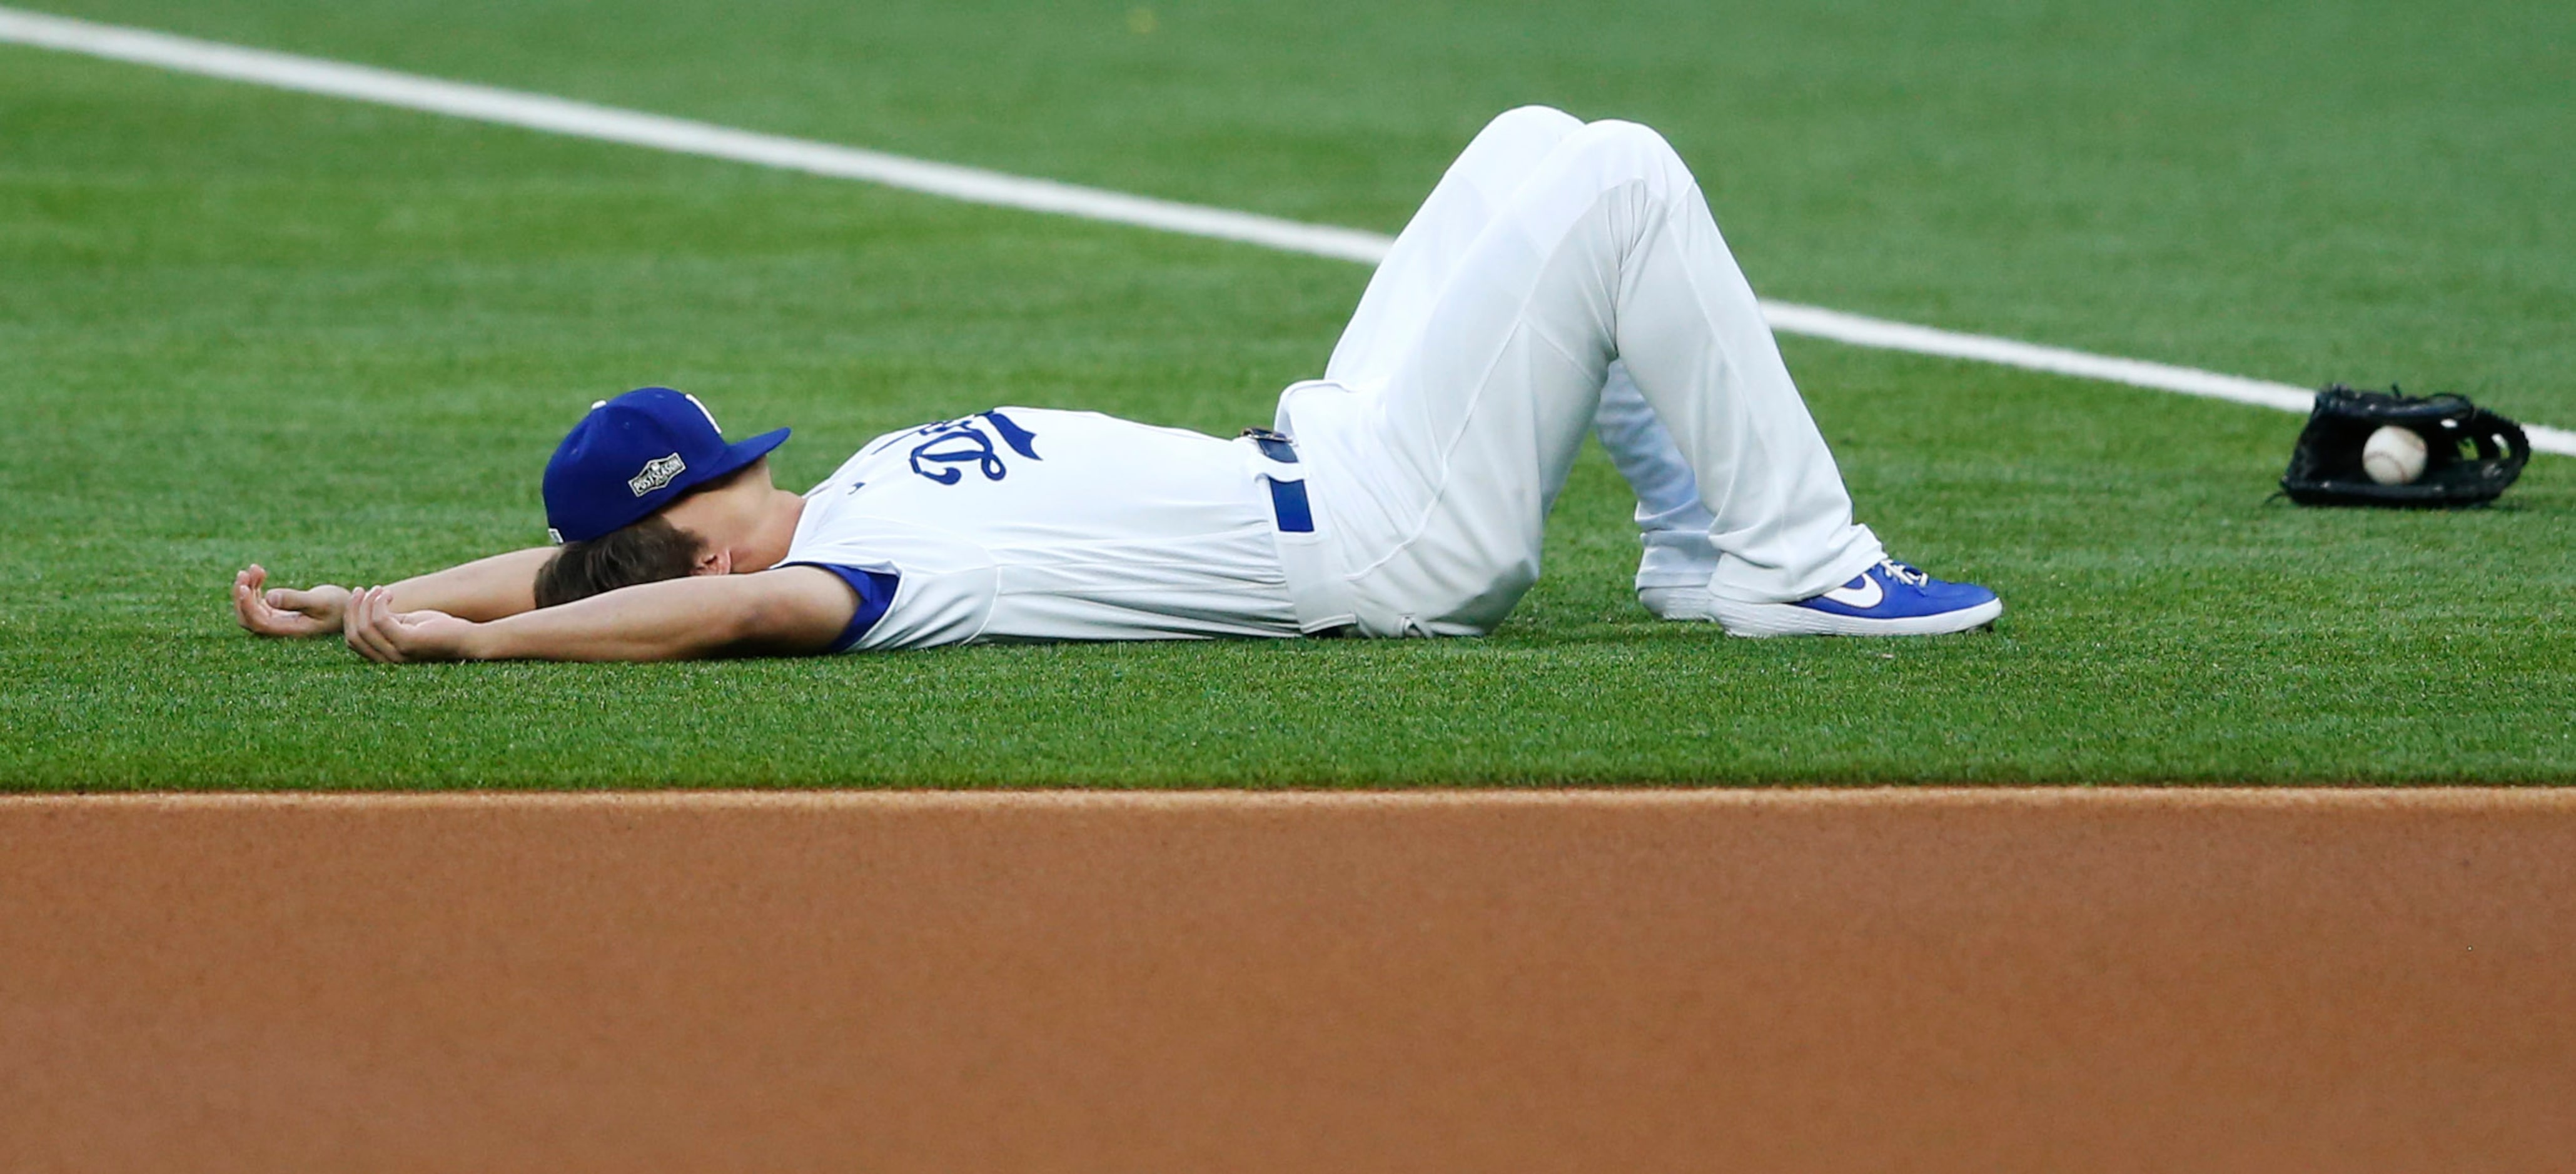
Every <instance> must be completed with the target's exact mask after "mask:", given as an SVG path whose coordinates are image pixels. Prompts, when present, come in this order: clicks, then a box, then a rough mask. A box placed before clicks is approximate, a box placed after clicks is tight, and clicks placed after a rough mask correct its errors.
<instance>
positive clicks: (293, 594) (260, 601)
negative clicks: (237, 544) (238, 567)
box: [233, 563, 349, 636]
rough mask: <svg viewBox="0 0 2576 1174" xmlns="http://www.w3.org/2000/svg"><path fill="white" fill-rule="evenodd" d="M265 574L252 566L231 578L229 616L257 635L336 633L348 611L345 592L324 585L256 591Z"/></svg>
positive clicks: (339, 588) (266, 573)
mask: <svg viewBox="0 0 2576 1174" xmlns="http://www.w3.org/2000/svg"><path fill="white" fill-rule="evenodd" d="M267 582H268V571H267V569H266V568H264V567H262V566H260V565H259V564H257V563H252V564H251V565H250V566H249V567H247V568H245V569H244V570H243V571H242V572H241V573H240V574H237V575H234V576H233V616H234V618H236V619H239V620H240V621H241V626H242V627H244V628H248V629H250V630H251V631H252V632H253V633H255V634H258V635H261V636H328V635H330V634H332V633H334V632H337V631H339V630H340V619H341V617H342V616H343V615H345V614H346V613H347V611H348V607H349V589H348V588H346V587H334V586H332V585H330V584H328V583H325V584H322V585H321V586H318V587H308V588H306V589H304V590H302V591H296V590H293V589H291V588H286V587H272V588H269V589H268V590H265V591H263V590H261V589H260V588H261V587H262V586H263V585H265V584H266V583H267Z"/></svg>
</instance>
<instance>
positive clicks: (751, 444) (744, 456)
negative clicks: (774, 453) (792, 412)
mask: <svg viewBox="0 0 2576 1174" xmlns="http://www.w3.org/2000/svg"><path fill="white" fill-rule="evenodd" d="M787 433H788V429H785V428H781V429H779V430H778V431H776V432H763V433H761V434H760V435H758V436H755V437H752V438H751V439H749V440H746V441H743V442H742V443H740V444H729V445H726V446H725V451H724V459H723V460H721V461H718V462H716V467H715V468H714V469H712V470H709V471H708V472H707V473H706V475H705V476H702V477H698V478H695V479H694V480H695V482H696V483H697V484H700V485H703V484H706V483H707V482H709V481H713V480H716V479H717V478H719V477H730V476H733V474H734V472H735V471H736V470H738V469H741V468H742V467H743V466H745V465H748V464H750V463H752V462H753V461H756V460H759V459H760V458H762V457H765V456H768V455H769V450H771V449H774V448H777V447H778V446H779V445H782V444H785V443H787Z"/></svg>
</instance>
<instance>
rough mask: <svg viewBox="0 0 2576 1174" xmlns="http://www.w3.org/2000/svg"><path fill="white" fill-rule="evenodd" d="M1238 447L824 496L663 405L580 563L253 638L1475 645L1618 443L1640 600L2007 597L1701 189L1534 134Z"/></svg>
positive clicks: (498, 560) (590, 486) (1493, 170)
mask: <svg viewBox="0 0 2576 1174" xmlns="http://www.w3.org/2000/svg"><path fill="white" fill-rule="evenodd" d="M1277 425H1278V431H1277V432H1254V433H1248V434H1246V435H1245V436H1243V437H1241V438H1238V439H1235V440H1220V439H1217V438H1215V437H1211V436H1206V435H1202V434H1199V433H1195V432H1187V431H1182V430H1179V429H1173V428H1158V427H1153V426H1150V425H1145V424H1137V423H1131V422H1129V421H1126V420H1119V419H1114V418H1112V417H1108V416H1103V415H1098V414H1096V413H1090V412H1068V411H1054V410H1044V409H1035V408H1011V407H1004V408H996V409H994V410H992V411H989V412H982V413H978V414H976V415H973V416H968V417H966V418H964V419H959V420H948V421H943V422H940V423H936V424H928V425H924V426H922V427H920V428H915V429H911V430H908V431H904V432H896V433H892V434H890V435H886V436H881V437H878V438H877V439H875V440H873V441H870V442H869V443H868V445H867V447H865V448H863V449H861V450H859V452H858V454H857V455H856V456H853V457H851V458H850V459H849V461H848V462H847V463H845V464H843V465H842V466H841V468H840V471H838V472H836V473H834V474H832V476H831V478H830V479H829V480H827V481H825V482H823V483H822V484H821V485H818V486H816V487H815V488H814V489H813V490H812V491H811V492H808V493H805V494H803V495H798V494H795V493H790V492H786V491H783V490H780V489H778V488H777V487H776V486H774V485H773V484H772V483H771V480H770V472H769V463H768V460H767V458H766V454H767V453H768V452H769V451H770V450H771V449H773V448H776V447H777V446H778V445H779V444H780V443H781V442H782V441H784V440H785V439H786V438H787V431H786V430H785V429H781V430H779V431H776V432H772V433H769V434H767V435H764V436H757V437H753V438H751V439H749V440H745V441H742V442H740V443H736V444H728V443H726V442H725V440H724V437H723V436H722V434H721V433H720V432H719V431H718V430H717V428H716V424H715V421H714V419H713V418H712V417H711V416H709V415H708V414H707V412H706V410H705V409H704V408H703V407H702V406H700V405H699V404H698V402H697V401H696V400H695V399H694V398H692V397H689V396H685V395H682V394H681V393H679V392H676V391H670V390H667V389H662V388H646V389H644V390H641V391H635V392H630V393H628V394H626V395H622V396H619V397H617V398H616V399H614V400H609V401H606V402H604V403H601V404H598V405H594V407H593V408H592V410H591V412H590V414H589V415H588V416H587V417H586V418H584V419H583V420H582V421H581V423H580V424H579V425H577V426H575V427H574V428H573V430H572V434H571V435H569V436H567V437H566V438H565V439H564V442H563V445H562V446H561V447H560V448H558V449H557V450H556V452H555V455H554V458H553V460H552V461H551V462H549V463H548V465H547V467H546V474H545V501H546V514H547V520H548V522H549V524H550V526H551V528H552V530H553V531H554V536H555V539H556V541H557V542H558V543H560V544H561V545H560V546H556V547H540V548H536V549H531V550H522V551H518V552H515V553H511V554H503V555H497V556H494V557H492V558H487V559H483V560H481V561H478V562H472V563H467V564H465V565H463V566H460V567H455V568H453V569H450V570H445V571H440V572H438V573H436V574H431V575H424V576H421V577H419V578H415V579H407V580H404V581H403V582H400V583H396V584H394V585H392V586H390V587H373V588H368V589H366V590H364V591H359V592H355V593H352V592H350V591H348V590H347V589H345V588H340V587H329V586H325V587H315V588H312V589H310V590H303V591H295V590H285V589H277V590H263V589H262V588H263V583H264V580H265V577H266V575H265V572H263V571H262V570H261V569H260V568H259V567H256V566H253V567H251V568H249V569H247V570H245V571H243V572H242V573H241V574H240V575H239V576H238V577H237V578H236V580H235V582H234V587H233V599H234V607H235V609H236V611H237V612H238V613H239V615H240V619H241V623H242V626H243V627H246V628H248V629H250V630H251V631H253V632H257V633H260V634H262V635H271V636H296V635H322V634H327V633H332V632H338V633H341V634H342V635H343V636H344V638H345V639H346V640H347V641H348V644H349V647H351V648H352V649H354V650H356V651H357V652H358V653H360V654H361V655H364V656H366V657H368V658H369V659H372V660H379V661H387V662H395V663H399V662H404V661H415V660H460V659H464V660H481V659H505V658H533V659H545V660H669V659H678V658H685V657H703V656H717V655H741V654H746V653H768V654H803V653H822V652H842V651H846V650H851V649H867V650H876V649H891V648H920V647H927V646H931V645H939V644H965V643H972V642H977V641H1006V640H1154V639H1184V638H1205V637H1216V636H1272V637H1287V636H1297V635H1322V634H1327V633H1341V632H1355V633H1357V634H1360V635H1367V636H1472V635H1480V634H1482V633H1485V632H1489V631H1491V630H1493V628H1494V627H1495V626H1496V625H1498V624H1500V623H1502V622H1503V617H1505V616H1506V615H1509V614H1510V613H1511V610H1512V606H1513V604H1515V603H1516V602H1518V601H1519V599H1520V597H1521V595H1522V593H1523V592H1526V591H1527V590H1529V587H1530V585H1531V584H1532V583H1534V582H1536V581H1537V579H1538V575H1539V553H1540V535H1541V531H1542V529H1543V527H1544V525H1545V523H1546V520H1547V514H1548V507H1549V505H1550V503H1551V502H1552V501H1553V500H1554V498H1555V496H1556V493H1557V491H1558V489H1560V488H1561V487H1562V486H1563V485H1564V484H1565V478H1566V474H1567V472H1568V470H1569V469H1570V468H1571V467H1572V465H1573V463H1574V458H1575V454H1576V452H1577V451H1578V449H1579V448H1580V446H1581V444H1582V440H1583V434H1584V431H1585V429H1586V427H1587V426H1588V425H1597V428H1598V431H1599V433H1600V435H1601V439H1602V441H1603V443H1604V444H1605V445H1606V446H1607V447H1608V449H1609V451H1610V454H1611V456H1612V458H1613V460H1614V462H1615V463H1616V464H1617V465H1618V467H1619V469H1620V472H1621V473H1622V474H1623V475H1625V476H1626V477H1627V479H1628V481H1629V483H1630V484H1631V485H1632V486H1634V487H1635V489H1636V491H1637V497H1638V502H1639V504H1638V507H1637V520H1638V522H1639V524H1640V526H1641V527H1642V529H1643V530H1644V532H1645V558H1644V562H1643V564H1642V565H1641V566H1640V567H1639V569H1638V573H1637V588H1638V592H1637V593H1638V596H1639V598H1640V600H1641V601H1642V602H1643V603H1644V604H1645V605H1646V607H1647V608H1648V609H1650V610H1651V611H1653V612H1654V613H1655V614H1656V615H1658V616H1661V617H1663V618H1665V619H1669V620H1701V621H1712V620H1713V621H1715V622H1716V623H1717V624H1718V625H1719V626H1720V627H1722V628H1723V629H1725V630H1726V631H1727V632H1729V633H1732V634H1735V635H1739V636H1779V635H1795V634H1842V635H1921V634H1931V633H1941V632H1956V631H1962V630H1965V629H1969V628H1975V627H1979V626H1982V625H1985V624H1988V623H1990V622H1992V621H1993V620H1994V619H1995V617H1996V616H1997V615H1999V614H2000V613H2001V612H2002V610H2003V605H2002V603H2001V602H2000V601H1998V600H1997V599H1996V598H1995V595H1994V593H1993V592H1991V591H1988V590H1986V589H1984V588H1982V587H1974V586H1969V585H1966V584H1955V583H1945V582H1942V581H1940V580H1937V579H1933V578H1930V577H1929V576H1926V575H1924V574H1923V573H1921V572H1919V571H1916V570H1914V569H1912V568H1910V567H1907V566H1905V565H1904V564H1902V563H1898V562H1895V561H1892V560H1890V559H1889V558H1888V557H1887V554H1886V551H1885V550H1883V549H1882V548H1881V547H1880V546H1879V541H1878V538H1877V537H1876V536H1875V535H1873V534H1871V533H1870V531H1869V529H1868V527H1865V526H1861V525H1858V524H1856V523H1855V522H1854V521H1853V520H1852V507H1851V498H1850V496H1849V495H1848V494H1847V493H1845V491H1844V489H1843V483H1842V476H1841V473H1840V472H1839V471H1838V470H1836V469H1835V467H1834V460H1833V457H1832V455H1831V454H1830V453H1828V452H1827V451H1826V449H1825V442H1824V439H1823V437H1821V436H1820V435H1818V434H1817V431H1816V426H1815V422H1814V421H1813V420H1812V419H1810V418H1809V416H1808V414H1807V409H1806V405H1805V403H1804V402H1803V401H1801V400H1800V399H1799V396H1798V389H1797V387H1796V385H1794V384H1793V383H1791V382H1790V379H1789V372H1788V369H1787V368H1786V367H1785V366H1783V365H1782V363H1781V361H1780V354H1779V350H1778V348H1777V347H1776V346H1775V345H1774V343H1773V341H1772V338H1771V333H1770V330H1769V328H1768V327H1767V326H1765V325H1764V323H1763V320H1762V314H1761V311H1760V309H1759V308H1758V307H1757V306H1756V305H1755V303H1754V299H1753V291H1752V289H1751V288H1750V287H1748V286H1747V285H1746V284H1745V280H1744V276H1743V274H1742V273H1741V272H1740V271H1739V270H1738V269H1737V268H1736V264H1735V259H1734V257H1733V256H1732V255H1731V254H1729V253H1728V251H1727V248H1726V242H1725V241H1724V240H1723V239H1721V238H1720V237H1719V236H1718V231H1717V224H1716V222H1715V221H1714V220H1712V219H1711V218H1710V215H1709V210H1708V205H1707V202H1706V200H1705V199H1704V197H1702V195H1701V194H1700V190H1699V186H1698V184H1697V183H1696V182H1695V181H1694V180H1693V179H1692V178H1691V173H1690V171H1689V169H1687V168H1686V167H1684V166H1683V165H1682V161H1681V160H1680V159H1679V158H1678V157H1676V156H1675V155H1674V154H1673V151H1672V148H1671V147H1670V146H1669V145H1667V144H1666V143H1665V142H1664V140H1663V138H1662V137H1661V136H1658V135H1657V134H1655V132H1653V131H1651V130H1648V129H1646V128H1645V127H1642V126H1638V125H1635V124H1633V123H1622V122H1596V123H1592V124H1589V125H1586V124H1584V123H1582V122H1579V121H1577V120H1576V119H1574V118H1572V117H1570V116H1568V115H1566V114H1564V113H1562V112H1559V111H1555V110H1549V109H1543V108H1538V107H1529V108H1524V109H1520V110H1514V111H1511V112H1509V113H1506V114H1504V115H1503V116H1501V117H1500V118H1497V119H1495V120H1494V121H1493V123H1492V124H1491V125H1489V126H1487V127H1486V128H1485V130H1484V132H1483V133H1481V134H1479V135H1478V136H1477V137H1476V140H1475V142H1474V143H1473V144H1471V145H1470V146H1469V147H1468V148H1467V151H1466V153H1465V154H1463V155H1462V156H1460V157H1459V159H1458V161H1457V162H1456V163H1455V164H1453V165H1452V166H1451V167H1450V169H1449V172H1448V174H1447V175H1446V176H1444V177H1443V178H1442V179H1441V181H1440V185H1439V186H1438V187H1437V188H1436V189H1434V190H1433V192H1432V193H1431V197H1430V199H1429V200H1428V201H1426V202H1425V203H1424V204H1423V206H1422V210H1421V211H1420V212H1419V213H1417V214H1416V215H1415V216H1414V218H1413V222H1412V223H1411V224H1409V225H1407V226H1406V227H1405V230H1404V233H1403V235H1402V236H1400V237H1399V238H1397V240H1396V242H1395V246H1394V249H1393V251H1392V252H1391V253H1389V254H1388V256H1387V259H1386V261H1385V263H1384V264H1383V265H1381V266H1380V267H1379V269H1378V271H1377V275H1376V277H1375V278H1374V279H1372V280H1371V281H1370V283H1369V286H1368V292H1367V293H1366V294H1365V295H1363V296H1362V297H1361V299H1360V306H1359V310H1358V312H1357V313H1356V314H1355V315H1353V317H1352V319H1351V324H1350V327H1349V329H1348V330H1347V331H1346V332H1345V333H1344V334H1343V335H1342V339H1341V342H1340V344H1339V345H1338V346H1336V347H1335V348H1334V351H1333V357H1332V361H1331V364H1330V365H1329V366H1328V367H1327V368H1326V369H1325V372H1324V378H1323V379H1321V380H1316V381H1313V382H1308V383H1301V384H1298V385H1296V386H1294V387H1291V388H1289V389H1288V390H1287V392H1286V393H1284V394H1283V395H1281V396H1280V400H1279V410H1278V418H1277Z"/></svg>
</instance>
